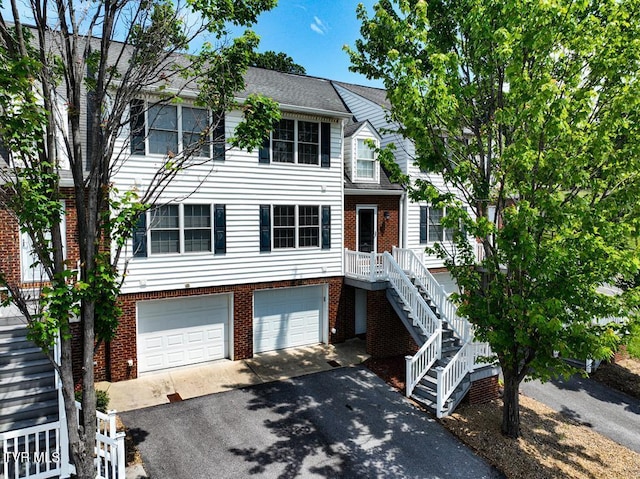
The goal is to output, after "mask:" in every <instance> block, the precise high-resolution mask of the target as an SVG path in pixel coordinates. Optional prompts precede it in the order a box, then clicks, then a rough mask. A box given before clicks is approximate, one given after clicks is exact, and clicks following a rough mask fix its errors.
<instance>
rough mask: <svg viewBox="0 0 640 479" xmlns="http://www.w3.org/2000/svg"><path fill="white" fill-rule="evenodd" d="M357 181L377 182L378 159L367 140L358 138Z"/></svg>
mask: <svg viewBox="0 0 640 479" xmlns="http://www.w3.org/2000/svg"><path fill="white" fill-rule="evenodd" d="M355 156H356V175H355V179H356V180H368V181H372V182H375V181H376V180H377V178H376V158H375V153H374V150H373V148H371V147H370V146H369V144H368V142H367V140H365V139H363V138H358V140H357V142H356V155H355Z"/></svg>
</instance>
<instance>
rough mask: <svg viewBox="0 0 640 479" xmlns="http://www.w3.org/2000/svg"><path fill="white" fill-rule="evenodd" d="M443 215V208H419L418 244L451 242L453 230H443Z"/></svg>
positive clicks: (444, 211) (444, 212)
mask: <svg viewBox="0 0 640 479" xmlns="http://www.w3.org/2000/svg"><path fill="white" fill-rule="evenodd" d="M445 214H446V210H445V209H444V208H434V207H432V206H421V207H420V243H422V244H426V243H435V242H442V241H453V228H445V227H444V226H443V225H442V218H443V217H444V216H445Z"/></svg>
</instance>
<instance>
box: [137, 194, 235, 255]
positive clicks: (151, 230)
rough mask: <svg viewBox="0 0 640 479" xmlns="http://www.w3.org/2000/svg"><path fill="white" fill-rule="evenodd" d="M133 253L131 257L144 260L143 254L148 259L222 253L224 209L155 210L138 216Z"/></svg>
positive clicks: (173, 207) (184, 207)
mask: <svg viewBox="0 0 640 479" xmlns="http://www.w3.org/2000/svg"><path fill="white" fill-rule="evenodd" d="M147 219H148V222H147ZM147 224H148V225H149V227H148V228H147ZM133 251H134V256H147V252H148V253H149V254H151V255H162V254H177V253H202V252H210V251H213V252H214V253H215V254H222V253H225V252H226V208H225V205H210V204H183V205H177V204H173V205H162V206H157V207H155V208H153V209H152V210H151V211H149V212H148V213H147V214H143V215H141V216H140V218H139V220H138V225H137V227H136V231H135V232H134V237H133Z"/></svg>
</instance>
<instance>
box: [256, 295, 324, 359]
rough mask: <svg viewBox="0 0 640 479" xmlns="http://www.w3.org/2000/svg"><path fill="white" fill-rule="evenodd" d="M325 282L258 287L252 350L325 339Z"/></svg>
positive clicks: (315, 342) (270, 349)
mask: <svg viewBox="0 0 640 479" xmlns="http://www.w3.org/2000/svg"><path fill="white" fill-rule="evenodd" d="M323 291H324V286H301V287H298V288H280V289H270V290H263V291H256V292H255V293H254V298H253V316H254V317H253V352H254V353H261V352H265V351H273V350H276V349H283V348H292V347H296V346H306V345H309V344H317V343H319V342H321V341H322V324H323V321H322V317H323V314H322V312H323V302H322V297H323Z"/></svg>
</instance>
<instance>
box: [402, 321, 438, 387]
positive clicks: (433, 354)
mask: <svg viewBox="0 0 640 479" xmlns="http://www.w3.org/2000/svg"><path fill="white" fill-rule="evenodd" d="M441 355H442V330H438V331H436V332H435V334H433V336H431V337H430V338H429V339H428V340H427V341H426V342H425V343H424V344H423V345H422V347H421V348H420V349H419V350H418V351H417V352H416V353H415V354H414V355H413V356H405V361H406V371H405V395H406V396H407V397H411V395H412V394H413V390H414V388H415V387H416V386H417V385H418V383H419V382H420V381H421V380H422V378H423V377H424V375H425V374H426V373H427V371H429V369H431V366H433V365H434V364H435V362H436V361H437V360H438V359H440V357H442V356H441Z"/></svg>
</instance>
